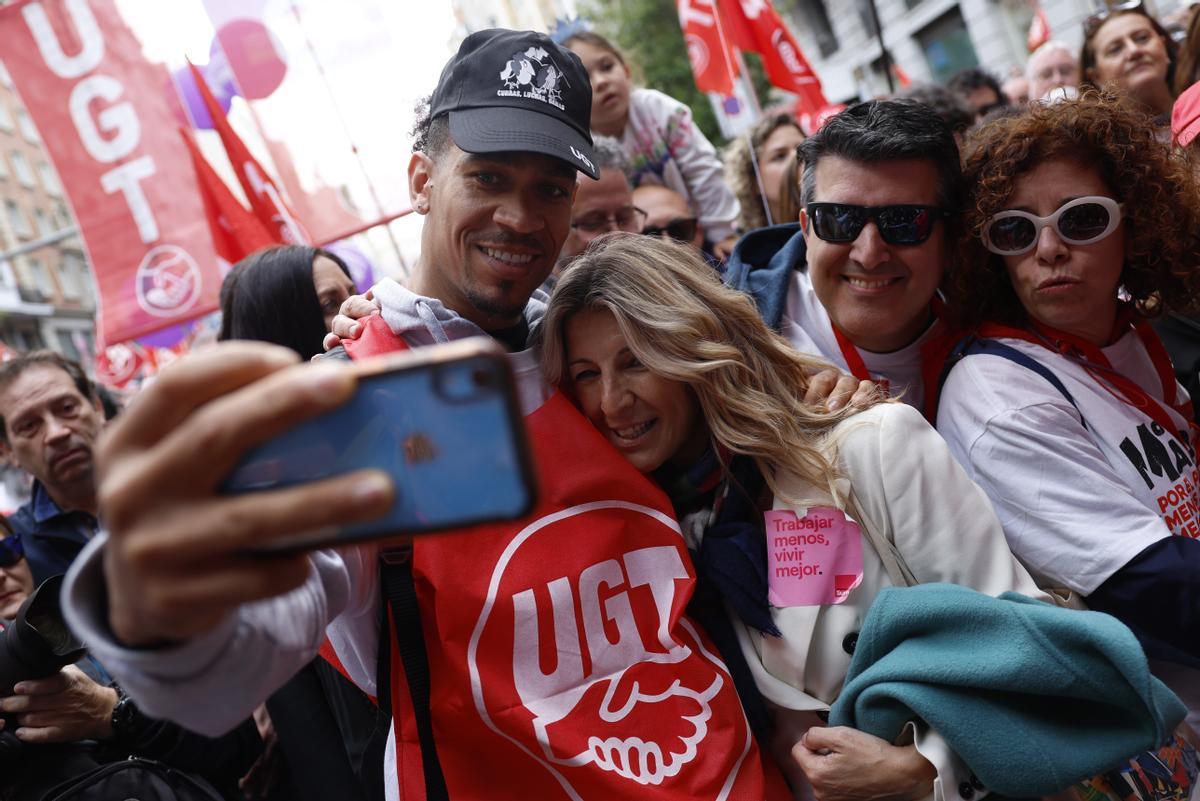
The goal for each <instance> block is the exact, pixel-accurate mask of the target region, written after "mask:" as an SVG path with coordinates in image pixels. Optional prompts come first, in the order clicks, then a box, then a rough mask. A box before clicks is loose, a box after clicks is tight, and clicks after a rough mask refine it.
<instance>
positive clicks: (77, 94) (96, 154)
mask: <svg viewBox="0 0 1200 801" xmlns="http://www.w3.org/2000/svg"><path fill="white" fill-rule="evenodd" d="M123 91H125V88H124V87H123V86H121V82H120V81H118V80H117V79H116V78H113V77H111V76H108V75H92V76H90V77H87V78H84V79H83V80H82V81H80V82H79V83H77V84H75V88H74V89H72V90H71V99H70V107H71V119H72V120H73V121H74V122H75V127H76V129H78V131H79V138H80V140H81V141H82V142H83V146H84V147H85V148H86V149H87V152H88V154H89V155H90V156H91V157H92V158H94V159H95V160H96V161H100V162H104V163H111V162H114V161H118V160H120V159H123V158H125V157H126V156H128V155H129V154H130V153H132V152H133V149H134V148H135V147H137V146H138V140H139V139H140V138H141V136H142V125H141V123H140V122H138V118H137V114H136V113H135V112H134V110H133V106H131V105H129V103H128V102H125V103H119V104H117V105H115V106H111V107H109V108H106V109H104V110H103V111H101V112H100V113H99V114H97V115H96V119H95V120H93V119H92V115H91V105H92V101H93V100H96V99H100V100H107V101H108V102H110V103H111V102H112V101H114V100H116V99H117V98H119V97H120V96H121V93H122V92H123ZM97 123H99V126H97ZM101 131H103V132H104V133H108V134H113V135H112V136H111V137H109V138H108V139H105V138H104V137H103V136H102V135H101Z"/></svg>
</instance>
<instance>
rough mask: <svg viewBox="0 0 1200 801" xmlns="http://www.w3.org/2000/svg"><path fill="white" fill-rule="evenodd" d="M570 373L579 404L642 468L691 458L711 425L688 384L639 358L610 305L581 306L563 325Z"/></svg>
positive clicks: (700, 451) (700, 448)
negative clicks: (706, 423) (651, 368)
mask: <svg viewBox="0 0 1200 801" xmlns="http://www.w3.org/2000/svg"><path fill="white" fill-rule="evenodd" d="M564 330H565V335H566V342H565V343H564V345H565V349H566V359H567V376H568V378H569V380H570V389H571V392H572V394H573V395H574V397H575V399H576V401H577V402H578V404H579V407H580V409H581V410H582V411H583V413H584V414H585V415H586V416H587V418H588V420H590V421H591V422H592V425H594V426H595V427H596V428H597V429H598V430H599V431H600V433H601V434H603V435H604V436H605V438H607V439H608V441H609V442H611V443H612V444H613V445H614V446H615V447H616V448H617V450H619V451H621V453H622V455H623V456H625V458H626V459H628V460H629V461H630V463H631V464H633V466H634V467H636V468H637V469H638V470H639V471H641V472H643V473H650V472H652V471H654V470H657V469H658V468H659V467H662V466H663V465H664V464H666V463H667V462H670V461H674V462H677V463H679V464H691V463H692V462H693V461H694V460H696V459H698V458H699V457H700V456H701V454H703V453H704V448H705V447H706V446H707V443H708V430H707V428H706V427H705V426H704V421H703V418H702V417H701V415H700V405H699V403H698V402H697V401H696V396H695V395H693V394H692V391H691V390H690V389H689V388H688V386H687V385H686V384H684V383H683V382H680V381H673V380H671V379H669V378H663V377H662V376H659V375H655V374H654V373H652V372H650V371H649V370H648V369H647V368H646V367H644V366H643V365H642V363H641V362H639V361H638V359H637V357H636V356H634V354H633V352H632V351H631V350H630V349H629V343H628V342H627V341H626V339H625V335H624V334H622V333H621V328H620V326H619V325H618V324H617V318H616V317H614V316H613V313H612V312H610V311H608V310H607V309H589V310H585V311H581V312H577V313H576V314H575V315H573V316H572V317H571V318H570V319H569V320H567V324H566V326H565V329H564Z"/></svg>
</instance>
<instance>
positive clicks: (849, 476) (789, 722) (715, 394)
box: [540, 234, 1036, 799]
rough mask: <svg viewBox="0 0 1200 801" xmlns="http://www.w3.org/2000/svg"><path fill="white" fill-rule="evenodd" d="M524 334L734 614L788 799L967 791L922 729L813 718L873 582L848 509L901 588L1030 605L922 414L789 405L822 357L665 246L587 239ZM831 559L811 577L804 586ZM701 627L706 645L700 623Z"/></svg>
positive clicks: (736, 636)
mask: <svg viewBox="0 0 1200 801" xmlns="http://www.w3.org/2000/svg"><path fill="white" fill-rule="evenodd" d="M540 331H541V334H540V335H541V340H542V358H543V367H544V369H545V371H546V376H547V378H549V379H550V380H551V381H554V382H557V383H558V384H559V385H560V386H561V387H562V388H563V389H564V390H565V391H566V392H568V393H569V394H570V395H571V396H572V397H573V399H574V400H575V402H576V403H577V404H578V406H579V408H580V409H581V410H582V411H583V413H584V414H585V415H586V416H587V417H588V418H589V419H590V420H591V422H592V423H593V424H594V425H595V426H596V428H597V429H599V430H600V431H601V432H602V433H603V434H604V435H605V436H606V437H607V439H608V441H609V442H610V443H612V445H613V446H614V447H616V448H617V449H618V450H620V451H621V453H622V454H624V456H625V457H626V458H627V459H629V461H630V462H632V463H633V464H634V465H635V466H636V467H637V468H638V469H639V470H640V471H641V472H643V473H645V474H647V475H648V476H650V477H651V478H652V479H653V480H654V481H656V482H657V483H658V484H659V485H660V486H661V487H662V488H663V490H664V491H666V492H667V493H668V494H669V495H670V497H671V500H672V502H673V503H674V505H675V509H676V513H677V515H678V518H679V520H680V524H681V526H682V527H683V530H684V533H685V536H686V537H687V538H688V544H689V547H690V548H691V549H692V551H693V553H694V554H695V558H696V569H697V572H698V574H699V575H700V576H701V577H702V579H704V580H702V582H701V585H702V586H706V585H707V586H709V587H712V588H715V590H716V593H717V595H718V600H717V601H716V606H717V607H718V608H720V607H722V606H727V607H728V608H731V609H732V610H733V618H734V619H733V621H732V626H731V627H730V628H731V631H732V634H733V643H734V645H733V648H734V650H735V651H740V653H742V654H744V656H745V662H746V663H747V667H748V670H749V672H750V673H751V674H752V675H753V681H754V684H756V685H757V688H758V691H759V692H760V693H761V695H762V697H764V698H765V699H766V702H767V705H768V707H769V711H770V713H771V714H772V716H773V717H774V724H775V726H774V735H773V737H772V739H773V743H772V745H773V747H774V749H775V751H776V755H777V756H778V757H779V759H780V763H781V764H782V765H783V766H784V769H785V772H786V773H787V774H788V778H789V781H790V782H791V784H792V786H793V788H794V789H795V790H796V794H797V797H800V798H806V797H810V794H815V796H816V797H821V798H849V797H854V798H861V799H869V798H877V797H879V798H882V797H888V798H912V799H916V798H924V797H927V796H929V795H931V794H932V793H934V792H935V789H936V790H937V793H938V797H947V798H948V797H954V796H955V795H956V794H957V793H958V788H959V787H960V786H961V785H962V784H963V782H966V783H967V786H970V779H971V777H970V775H969V772H968V771H967V770H966V768H965V766H963V765H962V763H961V762H959V761H958V760H957V759H956V758H955V757H954V756H953V755H952V754H951V753H950V752H949V749H948V748H947V747H946V744H945V742H944V741H942V740H941V739H940V737H938V735H937V734H936V733H935V732H932V731H929V730H921V729H918V728H917V727H916V726H911V727H910V730H911V731H912V733H913V734H914V736H915V744H914V745H909V746H904V747H900V746H894V745H892V744H890V743H887V742H884V741H883V740H880V739H878V738H875V737H872V736H871V735H868V734H865V733H862V732H858V731H855V730H853V729H846V728H825V727H824V718H823V717H822V716H823V714H824V713H826V712H827V711H828V709H829V705H830V704H831V703H832V702H833V701H834V699H835V698H836V697H837V694H838V692H839V691H840V689H841V686H842V683H843V680H844V679H845V676H846V671H847V669H848V667H849V665H850V657H851V654H852V653H853V650H854V644H855V642H856V636H857V632H858V630H859V628H860V627H861V624H862V621H863V618H864V616H865V615H866V612H867V609H868V607H869V606H870V605H871V602H872V600H874V598H875V596H876V595H877V594H878V592H879V591H880V590H881V589H883V588H885V587H888V586H891V584H892V582H891V580H890V579H889V578H888V572H887V570H886V568H885V566H884V562H883V561H882V558H881V557H880V555H879V553H878V552H877V551H876V550H875V549H874V548H873V547H872V545H871V544H870V541H869V540H868V538H867V537H866V535H865V534H860V533H859V529H858V528H857V527H856V526H854V525H853V523H851V522H848V521H847V518H846V516H844V515H843V510H847V509H848V508H850V507H849V499H850V498H851V497H853V498H855V499H856V503H855V504H854V506H853V513H852V514H851V515H850V517H851V518H854V519H856V520H857V521H858V522H859V523H861V524H863V526H864V527H866V529H867V530H868V531H873V532H875V533H876V534H877V535H878V536H880V537H882V538H884V539H886V540H887V541H888V542H890V543H894V547H895V549H896V551H897V552H898V553H899V554H900V556H901V558H902V559H903V561H904V562H906V563H907V565H908V568H909V569H910V570H911V571H912V573H913V574H914V576H915V578H916V579H917V580H918V581H920V582H922V583H926V582H950V583H954V584H961V585H964V586H967V587H972V588H974V589H977V590H979V591H981V592H985V593H988V594H992V595H995V594H998V593H1000V592H1003V591H1006V590H1013V589H1016V590H1018V591H1021V592H1026V593H1036V589H1035V588H1034V585H1033V582H1032V580H1031V579H1030V578H1029V576H1028V575H1027V574H1026V573H1025V571H1024V570H1023V569H1022V568H1021V567H1020V566H1019V565H1018V564H1017V563H1016V562H1015V561H1014V560H1013V558H1012V556H1011V554H1010V553H1009V551H1008V548H1007V547H1006V545H1005V543H1004V535H1003V532H1002V531H1001V529H1000V525H999V523H998V521H997V520H996V517H995V515H994V514H993V513H992V511H991V508H990V506H989V504H988V501H987V499H986V498H985V497H984V495H983V493H982V492H981V491H980V490H979V488H978V487H976V486H975V485H974V484H972V483H971V482H970V480H969V479H967V477H966V475H965V474H964V473H963V471H962V469H961V468H959V466H958V465H957V464H956V463H955V461H954V459H953V458H952V457H951V456H950V454H949V452H948V451H947V449H946V447H945V445H944V444H943V443H942V440H941V438H940V437H939V436H938V435H937V434H936V433H935V432H934V431H933V429H932V428H930V427H929V425H928V424H927V423H926V422H925V421H924V419H923V418H922V417H921V415H920V414H919V413H918V412H916V411H915V410H913V409H911V408H909V407H907V406H903V405H901V404H896V403H883V402H876V403H874V404H873V405H870V407H869V408H867V409H865V410H860V409H857V408H854V407H850V408H846V409H842V410H839V411H835V412H824V411H817V410H815V409H814V408H813V407H811V406H809V405H806V404H805V402H804V392H805V388H806V385H807V383H808V376H809V375H811V374H812V373H813V372H814V371H815V370H818V369H820V368H823V367H825V366H826V365H825V364H824V363H823V362H821V361H819V360H817V359H815V358H813V357H809V356H805V355H803V354H800V353H798V352H797V351H795V350H793V349H792V348H791V347H790V346H789V345H788V343H787V342H786V341H785V340H784V339H783V338H782V337H780V336H778V335H776V334H775V333H773V332H771V331H770V330H769V329H768V328H767V327H766V326H765V325H764V324H763V323H762V320H761V319H760V317H759V315H758V312H757V311H756V310H755V308H754V305H753V302H752V301H751V300H750V298H749V297H747V296H745V295H743V294H741V293H739V292H737V291H735V290H731V289H729V288H727V287H725V286H723V285H722V284H721V283H720V281H719V279H718V278H717V277H716V276H715V274H714V273H713V272H712V270H711V269H709V268H707V267H706V266H705V265H704V264H703V263H702V262H701V261H699V259H698V258H697V257H696V256H695V255H694V254H693V253H692V252H691V251H689V250H688V249H687V248H685V247H683V246H680V245H678V244H675V243H670V242H663V241H658V240H652V239H649V238H646V237H637V236H629V235H621V234H612V235H608V236H605V237H603V238H602V239H600V240H597V242H596V243H594V244H593V245H592V246H591V247H590V248H589V249H588V250H587V251H586V252H585V253H584V254H583V255H581V256H580V257H578V258H577V259H576V260H575V261H574V262H573V263H572V264H571V266H570V267H569V268H568V269H567V270H566V272H565V273H564V274H563V276H562V279H561V281H560V282H559V284H558V286H557V288H556V289H555V292H554V295H553V297H552V298H551V301H550V305H549V308H548V310H547V314H546V317H545V319H544V320H543V322H542V325H541V329H540ZM883 465H886V466H887V471H886V472H883V470H882V469H881V466H883ZM768 538H770V539H771V541H772V547H770V548H768ZM781 543H782V546H783V547H776V546H779V545H780V544H781ZM835 562H840V563H841V564H842V565H843V567H842V568H839V569H838V570H836V571H835V570H827V571H825V573H824V574H823V575H828V577H829V580H828V581H825V580H824V579H822V578H821V577H818V576H815V575H814V567H815V566H816V565H817V564H818V563H824V564H825V565H826V566H827V567H828V565H829V564H831V563H835ZM768 564H770V569H769V570H768ZM835 573H840V574H841V575H849V576H852V577H853V578H854V579H856V580H857V581H858V583H856V584H855V583H853V580H852V581H841V582H840V583H839V581H838V580H837V579H836V578H835V575H834V574H835ZM801 578H803V581H799V580H798V579H801ZM698 595H699V593H698ZM697 600H698V601H699V602H701V603H703V602H704V599H703V598H698V599H697ZM705 624H706V625H707V626H709V628H710V631H711V633H712V634H713V637H714V639H715V640H716V641H717V642H718V645H721V640H722V635H721V631H720V626H719V624H717V622H716V621H715V620H714V619H713V618H712V617H710V618H709V619H708V620H705ZM726 625H727V626H728V625H729V621H728V618H726ZM714 628H715V630H714ZM722 650H723V651H725V652H726V653H728V651H727V650H726V649H725V648H722ZM743 700H744V702H746V706H747V713H748V714H749V715H750V716H751V718H752V720H753V718H754V716H755V714H756V710H755V708H754V703H753V702H752V700H751V701H747V699H745V698H744V699H743ZM760 731H761V729H760Z"/></svg>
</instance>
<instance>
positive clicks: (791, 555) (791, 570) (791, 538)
mask: <svg viewBox="0 0 1200 801" xmlns="http://www.w3.org/2000/svg"><path fill="white" fill-rule="evenodd" d="M764 517H765V522H766V529H767V585H768V593H767V598H768V600H769V601H770V602H771V605H772V606H776V607H786V606H822V605H825V604H840V603H841V602H842V601H844V600H846V598H848V597H849V596H850V590H852V589H854V588H855V587H857V586H858V585H859V584H861V583H862V577H863V556H862V532H861V531H860V529H859V527H858V524H857V523H855V522H854V521H853V520H847V519H846V515H844V514H842V511H841V510H840V509H834V508H832V507H829V506H814V507H812V508H810V509H809V510H808V514H806V515H804V517H801V518H798V517H796V513H795V512H793V511H791V510H790V509H776V510H774V511H771V512H767V513H766V515H765V516H764Z"/></svg>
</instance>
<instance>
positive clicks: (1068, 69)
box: [1025, 39, 1081, 100]
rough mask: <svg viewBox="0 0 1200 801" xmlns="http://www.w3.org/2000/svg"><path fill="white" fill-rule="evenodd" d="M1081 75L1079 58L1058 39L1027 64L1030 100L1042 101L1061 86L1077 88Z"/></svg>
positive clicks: (1034, 54) (1042, 49)
mask: <svg viewBox="0 0 1200 801" xmlns="http://www.w3.org/2000/svg"><path fill="white" fill-rule="evenodd" d="M1080 75H1081V73H1080V70H1079V58H1078V57H1077V56H1076V55H1075V52H1074V51H1073V50H1071V48H1070V47H1069V46H1068V45H1067V43H1066V42H1062V41H1059V40H1057V39H1053V40H1051V41H1049V42H1046V43H1045V44H1044V45H1042V46H1041V47H1039V48H1038V49H1037V50H1034V51H1033V55H1031V56H1030V57H1029V61H1027V62H1026V63H1025V77H1026V78H1028V79H1029V99H1030V100H1042V99H1044V98H1045V97H1046V95H1047V94H1048V93H1049V92H1050V91H1051V90H1053V89H1058V88H1059V87H1061V86H1069V87H1076V86H1078V85H1079V78H1080Z"/></svg>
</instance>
